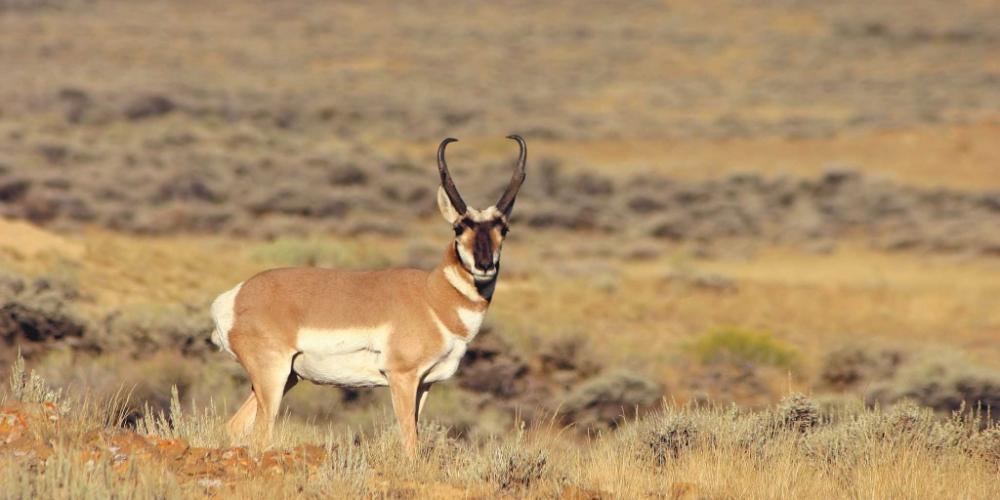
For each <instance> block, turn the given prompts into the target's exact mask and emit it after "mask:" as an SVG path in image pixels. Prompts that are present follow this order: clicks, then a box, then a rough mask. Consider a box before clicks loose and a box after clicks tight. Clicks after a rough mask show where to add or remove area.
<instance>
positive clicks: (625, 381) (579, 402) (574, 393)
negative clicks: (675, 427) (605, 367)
mask: <svg viewBox="0 0 1000 500" xmlns="http://www.w3.org/2000/svg"><path fill="white" fill-rule="evenodd" d="M662 395H663V389H662V388H661V387H660V386H659V384H657V383H655V382H653V381H651V380H649V379H647V378H645V377H642V376H640V375H637V374H635V373H631V372H628V371H624V370H617V371H612V372H607V373H603V374H600V375H597V376H595V377H592V378H590V379H589V380H586V381H584V382H583V383H582V384H580V385H578V386H577V387H575V388H574V389H573V390H571V391H570V393H569V394H568V395H567V396H566V399H565V402H564V403H563V405H562V407H561V410H562V411H563V413H564V415H565V417H566V418H568V419H569V420H570V421H572V422H575V423H576V424H577V425H578V426H579V428H580V429H581V430H586V431H591V430H600V429H609V428H610V429H614V428H616V427H618V425H619V424H620V422H621V421H622V419H624V418H625V417H626V416H628V415H631V414H632V413H633V412H636V411H640V412H642V411H644V410H648V409H650V408H651V407H652V406H653V405H654V404H656V403H657V402H658V401H659V400H660V397H661V396H662Z"/></svg>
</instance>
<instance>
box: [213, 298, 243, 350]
mask: <svg viewBox="0 0 1000 500" xmlns="http://www.w3.org/2000/svg"><path fill="white" fill-rule="evenodd" d="M241 288H243V283H240V284H238V285H236V286H234V287H233V288H232V289H231V290H229V291H228V292H225V293H223V294H222V295H219V296H218V297H216V298H215V300H214V301H213V302H212V321H214V322H215V331H213V332H212V343H213V344H215V345H217V346H219V349H221V350H224V351H226V352H228V353H229V354H231V355H232V356H233V357H234V358H235V357H236V354H234V353H233V350H232V349H230V348H229V332H230V331H231V330H232V329H233V324H234V323H235V322H236V311H235V309H236V295H238V294H239V293H240V289H241Z"/></svg>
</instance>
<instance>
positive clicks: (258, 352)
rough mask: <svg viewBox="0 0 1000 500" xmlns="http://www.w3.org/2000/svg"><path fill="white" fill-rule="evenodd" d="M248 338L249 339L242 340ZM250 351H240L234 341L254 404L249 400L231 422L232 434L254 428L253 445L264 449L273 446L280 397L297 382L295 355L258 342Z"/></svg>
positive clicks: (285, 349) (247, 349)
mask: <svg viewBox="0 0 1000 500" xmlns="http://www.w3.org/2000/svg"><path fill="white" fill-rule="evenodd" d="M243 338H246V337H243ZM253 340H256V341H258V342H255V343H254V344H252V345H251V346H247V347H250V348H246V349H240V347H241V346H240V345H239V343H238V342H237V339H234V340H233V344H234V345H233V350H234V351H235V352H236V355H237V357H238V359H239V361H240V364H242V365H243V368H244V369H246V371H247V375H249V376H250V383H251V384H252V385H253V394H252V395H251V397H252V399H253V401H252V402H251V400H250V399H247V401H246V402H245V403H244V404H243V406H242V407H240V409H239V410H238V411H237V412H236V414H235V415H233V418H232V419H230V422H229V423H230V428H229V429H230V432H236V433H245V432H246V431H247V430H249V427H250V426H251V423H252V426H253V436H252V439H251V443H250V444H251V445H252V446H253V447H254V448H258V449H265V448H267V446H268V445H270V443H271V437H272V435H273V432H274V420H275V418H277V416H278V409H279V408H280V407H281V398H282V396H284V394H285V393H286V392H288V391H289V390H290V389H291V388H292V387H294V386H295V384H296V383H297V382H298V375H296V374H295V373H294V372H293V371H292V359H293V358H294V356H295V354H296V353H295V352H294V351H292V350H291V349H290V348H282V347H278V346H267V345H266V343H262V342H259V340H261V339H260V337H257V338H254V339H253Z"/></svg>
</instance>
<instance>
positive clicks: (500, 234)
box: [437, 135, 528, 282]
mask: <svg viewBox="0 0 1000 500" xmlns="http://www.w3.org/2000/svg"><path fill="white" fill-rule="evenodd" d="M507 138H508V139H513V140H515V141H517V144H518V146H520V148H521V152H520V154H519V155H518V159H517V164H516V165H515V166H514V176H513V177H512V178H511V180H510V185H508V186H507V189H506V190H505V191H504V193H503V196H501V197H500V201H498V202H497V203H496V205H493V206H491V207H489V208H486V209H485V210H476V209H475V208H472V207H469V206H467V205H466V204H465V202H464V201H462V197H461V196H460V195H459V194H458V189H457V188H456V187H455V183H454V181H452V180H451V174H449V173H448V164H447V162H445V159H444V150H445V148H446V147H447V146H448V144H449V143H451V142H455V141H456V140H457V139H452V138H448V139H445V140H444V141H441V146H440V147H438V170H439V171H440V173H441V187H440V188H438V197H437V201H438V208H440V209H441V215H443V216H444V218H445V220H447V221H448V222H449V223H451V225H452V226H453V227H454V229H455V251H456V253H457V254H458V258H459V260H460V261H461V263H462V266H463V267H465V269H466V270H467V271H469V272H470V273H471V274H472V277H473V278H474V279H475V280H476V281H479V282H486V281H491V280H493V279H494V278H495V277H496V275H497V270H499V268H500V247H501V245H502V244H503V240H504V237H506V236H507V230H508V223H509V219H510V214H511V211H512V210H513V209H514V199H515V198H516V197H517V191H518V189H520V188H521V183H523V182H524V164H525V161H526V160H527V157H528V148H527V146H526V145H525V143H524V139H522V138H521V136H519V135H510V136H507Z"/></svg>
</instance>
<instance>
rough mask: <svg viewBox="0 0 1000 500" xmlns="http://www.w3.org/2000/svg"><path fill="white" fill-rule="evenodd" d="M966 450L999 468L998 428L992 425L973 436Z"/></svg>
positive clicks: (999, 442)
mask: <svg viewBox="0 0 1000 500" xmlns="http://www.w3.org/2000/svg"><path fill="white" fill-rule="evenodd" d="M968 449H969V451H970V452H971V453H972V454H973V455H974V456H976V457H979V458H981V459H983V460H986V461H987V462H990V463H992V464H994V465H996V466H997V467H1000V426H998V425H994V426H992V427H990V428H988V429H986V430H984V431H982V432H980V433H978V434H976V435H974V436H973V437H972V439H970V440H969V443H968Z"/></svg>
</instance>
